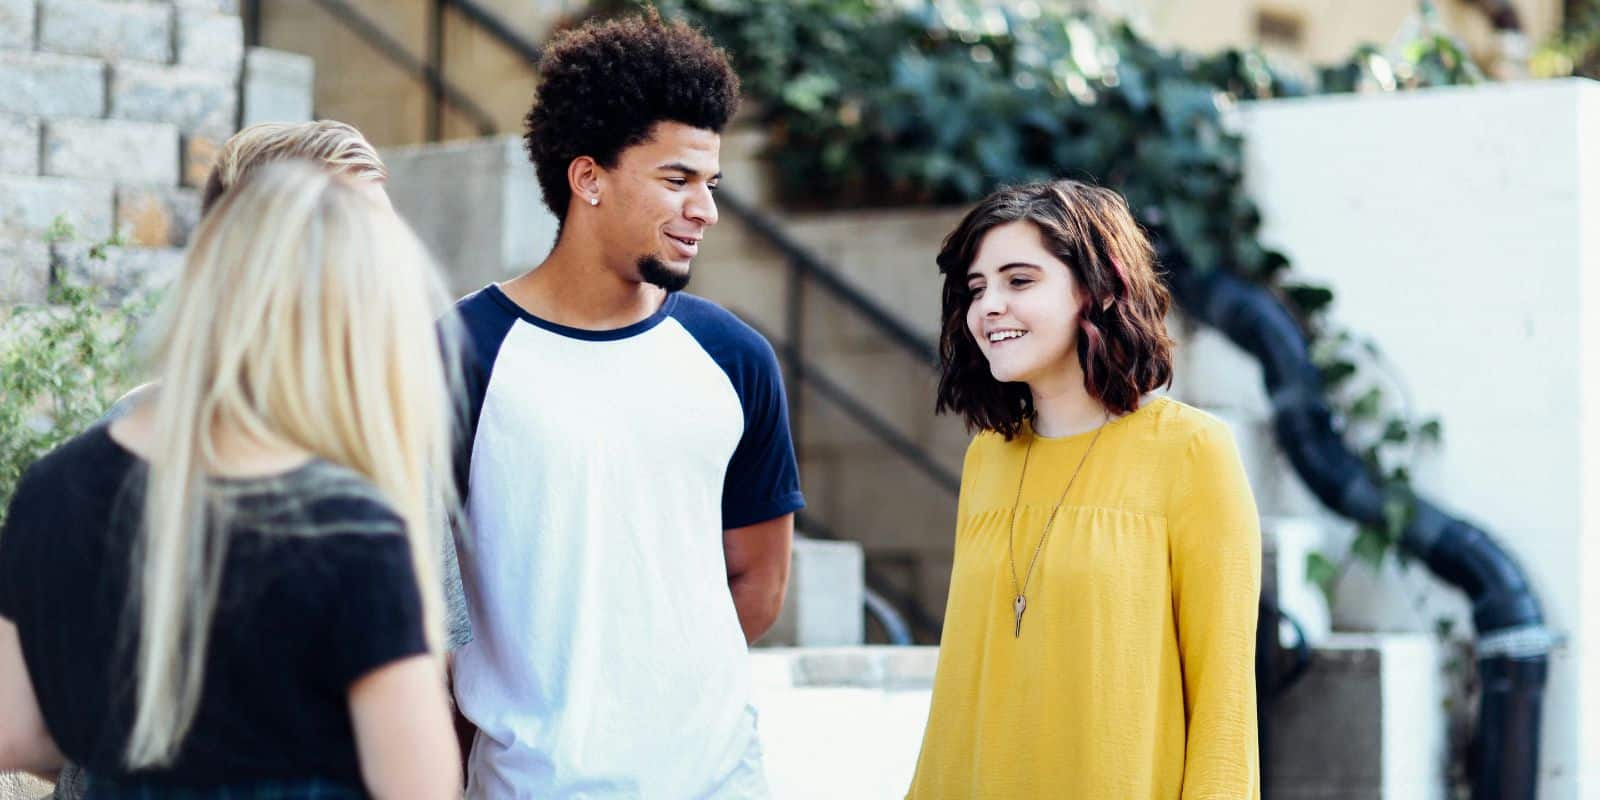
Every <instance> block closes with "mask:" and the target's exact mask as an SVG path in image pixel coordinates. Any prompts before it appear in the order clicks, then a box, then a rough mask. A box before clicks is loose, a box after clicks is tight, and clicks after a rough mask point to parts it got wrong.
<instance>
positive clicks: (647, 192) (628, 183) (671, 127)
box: [596, 122, 722, 291]
mask: <svg viewBox="0 0 1600 800" xmlns="http://www.w3.org/2000/svg"><path fill="white" fill-rule="evenodd" d="M721 150H722V137H721V136H719V135H717V134H715V133H713V132H711V131H708V130H705V129H702V128H692V127H690V126H688V125H684V124H682V123H679V122H659V123H656V125H655V127H654V128H653V129H652V130H651V135H650V137H649V138H648V139H646V140H645V141H643V142H641V143H639V144H636V145H634V146H632V147H630V148H628V149H626V150H623V151H622V153H621V154H619V155H618V157H617V164H616V166H615V167H613V168H611V169H607V170H604V172H603V175H602V179H601V185H600V192H601V196H600V205H599V206H598V207H596V210H597V211H600V212H602V213H601V214H600V216H599V229H600V235H601V237H602V238H601V247H602V250H603V252H605V253H606V254H607V257H606V260H607V262H608V264H610V265H611V266H612V267H613V268H614V269H619V270H622V271H623V275H624V276H625V277H627V278H629V279H631V280H638V281H644V282H646V283H653V284H656V285H657V286H660V287H662V288H664V289H666V290H667V291H677V290H678V289H682V288H683V287H684V285H685V284H687V283H688V282H689V263H690V262H691V261H693V260H694V257H695V255H696V254H698V253H699V251H700V239H701V238H702V237H704V236H705V233H706V229H707V228H710V227H711V226H712V225H715V224H716V222H717V204H716V201H715V200H714V199H713V198H712V196H711V193H712V191H713V190H715V189H716V187H717V183H718V182H719V181H720V180H721V179H722V169H721V164H720V162H719V157H720V154H721Z"/></svg>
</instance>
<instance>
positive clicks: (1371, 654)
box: [751, 633, 1447, 800]
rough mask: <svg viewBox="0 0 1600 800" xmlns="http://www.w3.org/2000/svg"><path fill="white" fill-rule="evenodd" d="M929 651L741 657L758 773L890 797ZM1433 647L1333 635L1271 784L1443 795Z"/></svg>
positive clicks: (1277, 751) (1284, 711)
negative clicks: (750, 689)
mask: <svg viewBox="0 0 1600 800" xmlns="http://www.w3.org/2000/svg"><path fill="white" fill-rule="evenodd" d="M937 663H938V648H933V647H883V646H867V647H848V648H796V649H788V648H770V649H761V650H757V651H755V652H753V653H752V654H751V666H752V670H753V675H754V687H755V704H756V708H757V710H758V711H759V712H760V714H761V734H762V740H763V745H764V750H765V754H766V764H767V774H768V778H769V780H770V781H771V783H772V788H773V791H774V794H775V795H776V796H779V797H785V798H854V797H862V798H866V797H899V796H901V794H903V793H904V791H905V788H906V786H908V785H909V784H910V781H911V774H912V772H913V770H914V769H915V766H916V756H917V751H918V749H919V747H920V745H921V742H922V733H923V730H924V728H925V727H926V725H927V712H928V704H929V702H930V701H931V699H932V693H931V687H932V680H933V674H934V669H935V667H936V665H937ZM1441 665H1442V653H1441V650H1440V648H1439V647H1438V645H1437V644H1436V642H1435V641H1434V640H1433V638H1432V637H1430V636H1426V635H1420V634H1400V635H1397V634H1385V635H1365V634H1348V633H1340V634H1333V635H1331V636H1329V637H1327V638H1326V640H1325V641H1324V643H1323V644H1322V645H1321V646H1319V647H1317V648H1316V649H1314V650H1313V652H1312V660H1311V666H1310V669H1309V671H1308V672H1307V673H1306V675H1305V677H1304V678H1303V679H1302V680H1301V681H1300V682H1299V683H1298V684H1296V685H1295V686H1293V687H1291V688H1290V689H1289V690H1288V691H1286V692H1285V693H1283V694H1282V695H1280V696H1279V697H1277V698H1276V700H1275V702H1274V703H1273V706H1272V709H1271V717H1270V721H1269V727H1268V735H1269V737H1270V740H1269V742H1268V745H1269V747H1268V759H1269V760H1268V764H1267V766H1266V771H1267V775H1268V777H1269V780H1270V785H1269V789H1270V791H1271V796H1272V797H1274V798H1288V799H1289V800H1313V798H1315V800H1326V799H1327V798H1341V800H1343V799H1344V798H1351V799H1352V800H1366V799H1367V798H1371V800H1381V799H1383V798H1391V799H1392V798H1406V800H1435V798H1442V797H1443V796H1444V777H1443V776H1444V771H1443V770H1444V765H1445V746H1446V744H1445V743H1446V730H1447V728H1446V726H1447V719H1446V715H1445V711H1444V707H1443V702H1442V701H1443V698H1444V688H1443V684H1442V683H1441V674H1442V673H1441V669H1442V666H1441Z"/></svg>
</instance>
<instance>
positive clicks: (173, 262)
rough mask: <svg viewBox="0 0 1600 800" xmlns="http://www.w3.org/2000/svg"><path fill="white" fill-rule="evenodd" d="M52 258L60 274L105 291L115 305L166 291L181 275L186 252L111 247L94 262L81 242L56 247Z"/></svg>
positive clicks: (108, 300) (52, 250) (107, 297)
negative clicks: (102, 256)
mask: <svg viewBox="0 0 1600 800" xmlns="http://www.w3.org/2000/svg"><path fill="white" fill-rule="evenodd" d="M50 255H51V259H52V262H53V264H54V266H55V269H56V271H57V273H58V274H61V275H64V276H66V277H67V278H68V279H71V280H77V281H81V282H85V283H88V284H90V285H93V286H97V287H99V288H101V289H103V290H105V292H106V297H105V300H106V301H107V302H112V303H119V302H122V301H124V300H129V299H144V298H149V297H151V296H152V295H153V294H155V293H158V292H160V291H162V290H164V289H165V288H166V287H167V286H169V285H171V284H172V281H173V280H175V279H176V278H177V277H178V275H179V274H180V273H182V271H183V259H184V251H183V250H180V249H177V248H155V247H112V248H107V249H106V251H105V258H104V259H95V258H91V257H89V245H88V244H86V243H84V242H81V241H79V242H72V243H68V244H57V245H54V246H53V247H52V248H51V253H50Z"/></svg>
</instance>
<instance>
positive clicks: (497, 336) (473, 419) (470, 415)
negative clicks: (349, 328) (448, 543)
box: [437, 288, 516, 503]
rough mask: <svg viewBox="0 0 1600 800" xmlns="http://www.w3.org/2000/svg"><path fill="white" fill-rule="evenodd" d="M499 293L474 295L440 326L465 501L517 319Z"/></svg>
mask: <svg viewBox="0 0 1600 800" xmlns="http://www.w3.org/2000/svg"><path fill="white" fill-rule="evenodd" d="M497 294H498V292H497V291H496V290H494V289H492V288H485V289H482V290H479V291H477V292H474V293H473V294H471V295H468V296H467V297H464V298H462V299H461V301H460V302H458V303H456V306H455V308H454V309H452V312H451V313H450V314H447V315H445V317H444V318H442V319H440V320H439V321H438V323H437V330H438V332H439V338H440V342H441V345H442V349H443V351H444V352H445V353H446V354H447V355H448V356H449V357H450V358H451V363H450V365H449V367H450V369H449V370H448V371H449V373H450V378H451V382H452V383H453V384H454V388H455V392H454V395H455V397H454V406H455V407H454V408H453V409H452V411H453V412H454V413H453V415H452V416H453V422H454V425H453V426H452V427H453V437H454V442H455V447H454V450H455V453H454V458H453V461H454V468H455V481H456V496H457V498H459V499H460V500H461V502H463V503H465V502H466V499H467V485H468V479H469V477H470V476H469V474H468V472H469V469H470V467H471V465H472V442H473V439H474V438H476V436H477V433H478V415H479V414H480V413H481V412H482V411H483V398H484V395H485V393H487V392H488V390H489V375H490V373H491V372H493V370H494V361H495V356H497V355H498V354H499V352H500V343H501V342H503V341H505V338H506V334H507V333H508V332H510V330H511V325H512V323H514V322H515V321H516V317H515V316H514V315H512V314H510V313H507V311H506V309H505V308H503V307H502V306H501V305H500V303H498V302H496V295H497Z"/></svg>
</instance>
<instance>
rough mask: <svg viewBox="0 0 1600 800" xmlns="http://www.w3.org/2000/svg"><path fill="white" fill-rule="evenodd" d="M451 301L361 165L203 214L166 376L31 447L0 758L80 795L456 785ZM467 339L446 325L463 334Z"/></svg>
mask: <svg viewBox="0 0 1600 800" xmlns="http://www.w3.org/2000/svg"><path fill="white" fill-rule="evenodd" d="M446 303H447V300H446V298H445V296H444V295H443V293H442V290H441V289H440V287H439V283H438V280H437V277H436V275H435V274H434V272H433V270H432V267H431V266H430V265H429V263H428V260H427V258H426V256H425V255H424V252H423V249H422V247H421V245H420V244H419V243H418V242H417V241H416V238H415V236H414V235H413V234H412V233H411V232H410V230H409V229H408V228H406V227H405V225H404V223H402V222H400V220H399V219H398V217H396V216H395V215H394V213H393V211H392V210H391V209H389V208H388V207H387V206H386V205H385V204H382V203H379V202H377V201H376V200H375V199H374V198H373V197H372V195H371V193H370V192H366V191H363V190H362V189H360V188H358V187H356V186H354V185H352V184H351V183H350V182H348V181H347V180H346V179H343V178H339V177H336V176H333V175H330V174H328V173H327V172H326V171H324V170H319V169H316V168H314V167H312V166H309V165H306V164H298V163H297V164H285V165H274V166H271V167H268V168H265V169H263V170H260V171H259V172H258V173H257V174H256V175H254V176H253V177H251V178H250V179H249V180H246V181H245V182H244V183H243V185H242V186H239V187H236V188H235V189H233V190H231V191H230V192H229V193H228V194H226V195H224V196H223V198H222V200H221V202H220V203H219V205H218V206H217V207H216V208H215V209H214V210H213V211H212V212H211V213H209V214H208V215H207V216H206V218H205V220H204V221H203V222H202V224H201V227H200V230H199V233H198V236H197V238H196V240H195V243H194V245H193V246H192V248H191V250H190V253H189V257H188V259H187V261H186V263H185V267H184V274H183V276H182V277H181V278H180V279H179V280H178V281H177V283H176V285H175V288H174V289H173V291H172V294H171V296H170V297H169V298H168V301H167V307H166V308H165V309H164V311H163V313H162V314H161V315H160V316H159V319H161V320H162V321H163V323H164V327H163V330H162V331H161V333H162V335H161V337H160V338H159V339H158V342H157V345H156V348H155V366H156V377H157V378H158V379H159V381H160V385H161V389H160V391H159V392H158V393H157V394H156V395H155V396H154V397H153V398H151V399H150V400H149V401H147V402H141V403H139V404H138V405H137V406H136V407H135V408H134V409H133V410H132V411H131V412H130V413H128V414H127V415H126V416H123V417H121V418H119V419H117V420H116V421H115V422H113V423H111V424H110V425H109V426H105V425H99V426H96V427H94V428H92V429H90V430H89V431H87V432H85V433H84V434H82V435H80V436H78V437H77V438H75V439H73V440H71V441H69V442H68V443H66V444H65V445H63V446H61V447H60V448H58V449H56V450H55V451H53V452H51V453H50V454H49V455H47V456H45V457H44V458H43V459H41V460H40V461H39V462H38V463H37V464H35V465H34V466H33V467H31V468H30V469H29V470H28V471H27V472H26V473H25V474H24V476H23V478H22V480H21V481H20V482H19V484H18V486H17V490H16V493H15V495H14V497H13V499H12V503H11V506H10V509H9V512H8V514H7V517H6V520H5V526H4V529H3V530H0V770H3V769H25V770H30V771H36V772H49V771H52V770H55V769H58V768H59V767H60V765H61V764H62V763H63V761H64V760H65V759H70V760H71V761H72V762H74V763H76V764H78V765H80V766H82V767H83V768H85V769H86V770H87V773H88V778H87V783H88V789H87V796H88V797H91V798H94V797H124V796H140V797H145V796H163V795H166V794H170V793H174V792H178V791H183V792H185V794H186V796H191V797H222V796H234V797H237V796H244V797H252V796H257V797H265V796H269V795H270V796H273V797H312V796H315V797H341V796H351V797H358V796H365V795H366V794H368V793H370V794H373V795H377V796H380V797H383V796H396V795H398V794H401V793H403V794H405V795H406V796H408V797H446V796H454V795H455V794H456V793H457V792H458V791H459V786H460V772H459V769H460V767H459V751H458V750H457V747H456V744H455V741H454V737H453V735H452V732H451V728H450V717H449V707H448V700H447V698H446V693H445V687H444V677H443V672H442V669H441V661H440V658H439V657H438V654H439V653H440V651H441V648H442V646H443V638H444V631H443V628H444V625H443V616H444V615H443V601H442V598H441V591H440V582H439V580H438V575H437V572H438V563H437V562H438V557H437V554H438V552H439V547H438V543H437V542H436V541H435V535H436V532H438V531H441V530H444V526H443V525H442V524H441V523H440V515H442V514H443V513H444V512H445V511H446V510H447V509H448V508H449V507H450V505H451V504H450V503H448V502H444V503H441V502H437V498H439V497H440V496H442V495H446V494H448V489H449V487H448V486H442V485H441V484H447V483H448V480H440V479H437V478H436V476H447V475H448V474H449V469H450V461H449V452H450V432H449V424H448V420H449V397H450V393H449V390H448V381H447V379H446V375H445V372H444V362H443V360H442V359H441V358H440V357H439V356H440V352H441V351H440V348H441V346H445V347H448V346H451V345H450V343H449V342H447V341H446V342H441V341H440V339H439V338H436V334H435V331H434V329H433V328H431V327H430V326H428V325H426V324H422V325H418V324H417V322H416V321H417V320H419V319H420V320H428V319H433V318H435V317H437V316H439V313H440V311H441V310H442V309H443V308H444V307H445V306H446ZM447 336H448V332H447Z"/></svg>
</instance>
